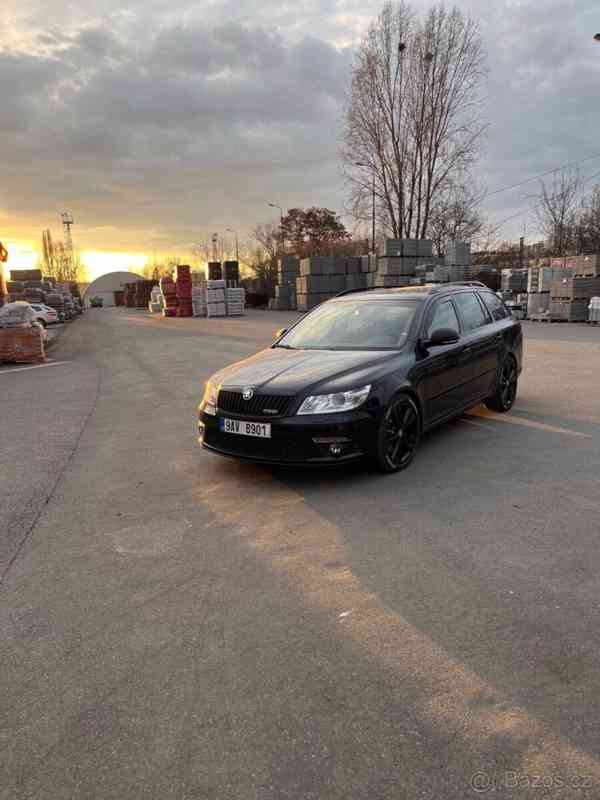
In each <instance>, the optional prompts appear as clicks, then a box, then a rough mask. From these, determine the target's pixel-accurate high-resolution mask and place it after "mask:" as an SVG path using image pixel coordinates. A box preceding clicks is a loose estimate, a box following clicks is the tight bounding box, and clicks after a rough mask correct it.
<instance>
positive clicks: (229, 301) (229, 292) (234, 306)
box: [225, 286, 246, 317]
mask: <svg viewBox="0 0 600 800" xmlns="http://www.w3.org/2000/svg"><path fill="white" fill-rule="evenodd" d="M225 304H226V306H227V316H228V317H241V316H243V314H244V312H245V308H246V291H245V289H243V288H242V287H233V286H228V287H227V288H226V289H225Z"/></svg>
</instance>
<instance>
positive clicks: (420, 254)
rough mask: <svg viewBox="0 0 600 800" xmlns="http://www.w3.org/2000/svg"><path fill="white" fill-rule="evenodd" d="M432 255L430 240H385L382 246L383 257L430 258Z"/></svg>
mask: <svg viewBox="0 0 600 800" xmlns="http://www.w3.org/2000/svg"><path fill="white" fill-rule="evenodd" d="M432 253H433V242H432V241H431V239H386V240H385V242H384V245H383V253H382V254H381V255H383V256H396V257H397V258H398V257H399V258H403V257H411V256H412V257H413V258H419V259H423V258H430V257H431V255H432Z"/></svg>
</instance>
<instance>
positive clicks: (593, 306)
mask: <svg viewBox="0 0 600 800" xmlns="http://www.w3.org/2000/svg"><path fill="white" fill-rule="evenodd" d="M588 322H593V323H594V324H595V325H598V324H600V297H592V298H591V300H590V303H589V305H588Z"/></svg>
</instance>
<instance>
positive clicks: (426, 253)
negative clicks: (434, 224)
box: [368, 239, 434, 287]
mask: <svg viewBox="0 0 600 800" xmlns="http://www.w3.org/2000/svg"><path fill="white" fill-rule="evenodd" d="M433 261H434V258H433V243H432V241H431V240H430V239H386V240H385V243H384V245H383V255H381V256H380V258H379V261H378V264H377V272H376V273H375V275H374V276H373V277H370V278H369V281H368V285H369V286H370V287H396V286H410V285H411V284H415V283H421V282H423V283H424V281H425V272H426V271H425V270H421V271H420V272H421V275H419V276H417V266H421V265H423V266H424V265H426V264H432V263H433ZM417 277H418V278H419V280H416V279H417ZM421 279H422V280H421Z"/></svg>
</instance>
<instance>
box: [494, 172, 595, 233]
mask: <svg viewBox="0 0 600 800" xmlns="http://www.w3.org/2000/svg"><path fill="white" fill-rule="evenodd" d="M584 160H586V161H588V160H589V159H584ZM580 163H581V162H580ZM594 178H600V171H599V172H595V173H594V174H593V175H590V176H589V178H586V179H585V180H584V181H583V182H582V184H581V186H582V188H583V187H584V186H585V185H586V183H589V182H590V181H593V180H594ZM540 205H541V203H534V205H532V206H531V207H530V208H526V209H524V210H523V209H522V210H521V211H517V213H516V214H511V215H510V217H506V219H503V220H502V221H501V222H499V223H498V228H502V227H503V226H504V225H505V224H506V223H507V222H510V221H511V220H512V219H516V218H517V217H521V216H522V215H523V214H531V212H532V211H535V209H536V208H539V206H540Z"/></svg>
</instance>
